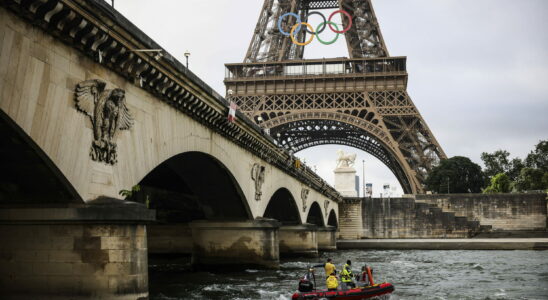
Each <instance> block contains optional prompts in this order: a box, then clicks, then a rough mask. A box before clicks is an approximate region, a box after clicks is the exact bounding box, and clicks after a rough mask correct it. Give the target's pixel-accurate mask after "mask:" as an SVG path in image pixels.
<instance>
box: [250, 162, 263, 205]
mask: <svg viewBox="0 0 548 300" xmlns="http://www.w3.org/2000/svg"><path fill="white" fill-rule="evenodd" d="M264 172H265V167H264V166H263V165H260V164H258V163H255V164H253V167H252V168H251V179H253V181H255V200H257V201H261V195H262V194H263V192H262V186H263V183H264Z"/></svg>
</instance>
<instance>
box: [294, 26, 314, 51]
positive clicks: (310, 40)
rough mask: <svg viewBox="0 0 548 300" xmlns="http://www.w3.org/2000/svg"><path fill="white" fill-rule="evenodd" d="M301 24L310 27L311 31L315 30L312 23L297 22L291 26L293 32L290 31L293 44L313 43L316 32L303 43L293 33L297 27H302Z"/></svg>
mask: <svg viewBox="0 0 548 300" xmlns="http://www.w3.org/2000/svg"><path fill="white" fill-rule="evenodd" d="M301 24H303V25H305V26H306V27H307V28H308V29H310V31H314V28H313V27H312V25H310V24H308V23H306V22H301V23H297V24H295V25H293V27H292V28H291V32H290V33H289V36H290V37H291V41H292V42H293V44H295V45H299V46H306V45H308V44H310V43H312V41H313V40H314V35H315V34H311V35H310V38H309V39H308V41H306V42H304V43H301V42H299V41H297V40H296V39H295V36H294V35H293V33H294V31H295V29H297V27H299V28H300V27H301Z"/></svg>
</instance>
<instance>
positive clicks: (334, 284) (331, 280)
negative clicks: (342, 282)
mask: <svg viewBox="0 0 548 300" xmlns="http://www.w3.org/2000/svg"><path fill="white" fill-rule="evenodd" d="M325 285H326V286H327V290H328V291H336V290H337V288H338V287H339V280H338V279H337V273H336V271H333V273H331V274H330V275H329V276H328V277H327V279H326V280H325Z"/></svg>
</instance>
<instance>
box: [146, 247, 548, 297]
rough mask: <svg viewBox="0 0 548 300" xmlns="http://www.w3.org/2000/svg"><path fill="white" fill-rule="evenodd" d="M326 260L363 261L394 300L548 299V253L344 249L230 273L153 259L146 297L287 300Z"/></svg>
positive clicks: (355, 264)
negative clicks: (391, 288) (195, 269)
mask: <svg viewBox="0 0 548 300" xmlns="http://www.w3.org/2000/svg"><path fill="white" fill-rule="evenodd" d="M328 256H329V257H331V258H333V261H334V262H335V265H336V266H337V269H338V270H340V268H341V265H342V264H343V263H344V262H345V261H346V259H351V260H352V263H353V269H355V270H358V269H359V268H360V267H361V265H362V264H363V263H364V262H365V263H367V264H368V265H370V266H372V267H373V269H374V278H375V282H382V281H386V282H390V283H392V284H393V285H394V286H395V288H396V290H395V291H394V293H393V294H392V295H391V296H390V297H389V299H391V300H399V299H440V300H441V299H485V300H487V299H490V300H494V299H548V251H457V250H453V251H418V250H417V251H414V250H367V251H366V250H360V251H351V250H345V251H337V252H330V253H323V254H322V255H321V257H320V258H318V259H305V258H302V259H292V260H282V262H281V268H280V269H279V270H253V269H248V270H246V271H243V272H230V273H226V272H224V273H221V272H218V273H212V272H192V271H190V259H178V260H175V259H172V260H165V259H162V260H161V261H160V260H158V259H154V258H151V259H150V261H149V265H150V269H149V280H150V294H151V299H153V300H168V299H169V300H178V299H223V300H225V299H278V300H281V299H291V295H292V294H293V293H294V291H295V290H296V287H297V280H298V279H299V278H300V277H301V276H302V275H303V274H304V271H305V270H306V268H307V267H308V266H309V265H312V264H316V263H319V262H320V263H321V262H324V261H325V259H326V258H327V257H328ZM322 271H323V270H318V271H317V274H318V273H319V274H322ZM320 278H322V276H321V275H319V276H317V279H318V285H319V286H325V283H324V282H323V280H321V279H320ZM320 282H321V283H320Z"/></svg>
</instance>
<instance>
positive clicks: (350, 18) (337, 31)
mask: <svg viewBox="0 0 548 300" xmlns="http://www.w3.org/2000/svg"><path fill="white" fill-rule="evenodd" d="M338 13H342V14H344V15H346V16H347V17H348V26H346V28H345V29H343V30H342V31H339V28H337V30H335V29H333V27H331V23H327V24H329V29H331V30H332V31H333V32H335V33H345V32H347V31H348V30H350V27H352V16H351V15H350V14H349V13H347V12H346V11H344V10H342V9H339V10H336V11H334V12H332V13H331V15H330V16H329V19H327V20H328V21H331V19H332V18H333V16H334V15H336V14H338Z"/></svg>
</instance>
